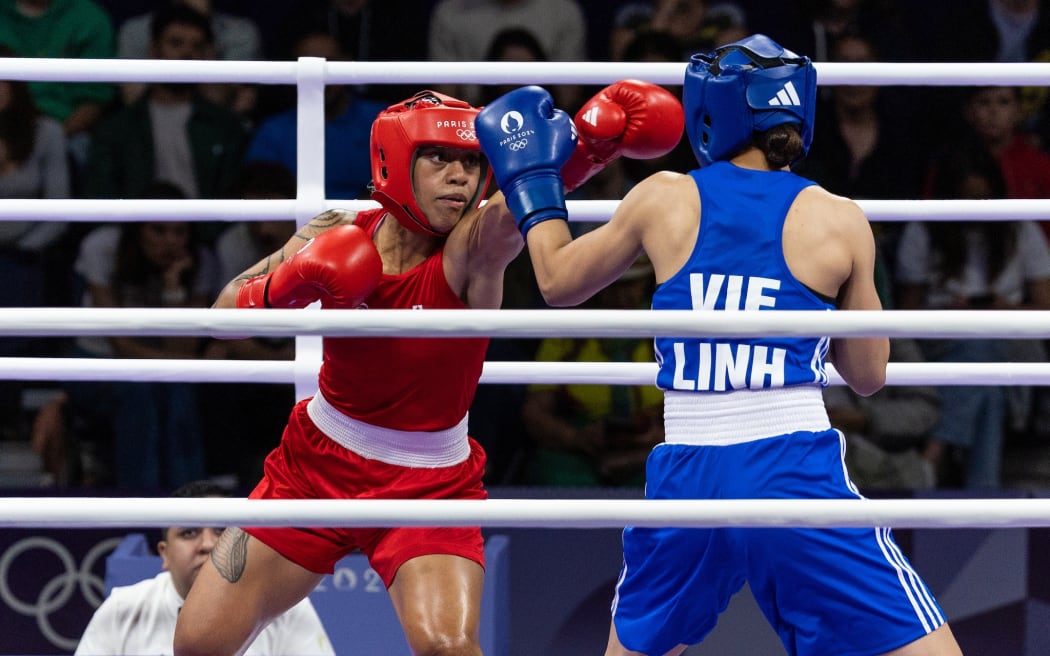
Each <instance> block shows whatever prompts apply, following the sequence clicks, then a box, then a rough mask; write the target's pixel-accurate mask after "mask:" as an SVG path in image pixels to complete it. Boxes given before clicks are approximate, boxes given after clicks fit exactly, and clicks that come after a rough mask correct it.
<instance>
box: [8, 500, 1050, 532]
mask: <svg viewBox="0 0 1050 656" xmlns="http://www.w3.org/2000/svg"><path fill="white" fill-rule="evenodd" d="M194 525H209V526H299V527H322V526H344V527H368V526H492V527H505V528H509V527H516V528H529V527H535V528H622V527H624V526H651V527H661V526H682V527H725V526H774V527H782V528H783V527H803V526H810V527H825V528H827V527H835V526H856V527H872V526H893V527H896V528H959V527H974V528H1010V527H1025V526H1032V527H1046V526H1050V499H879V500H875V499H834V500H831V499H745V500H727V499H718V500H674V501H670V500H642V499H639V500H633V499H488V500H485V501H453V500H418V499H411V500H407V499H398V500H388V499H383V500H376V499H370V500H353V501H348V500H336V499H314V500H266V501H259V500H248V499H174V498H164V499H156V498H34V497H29V498H6V499H0V527H11V528H14V527H21V528H59V527H69V528H95V527H118V526H120V527H156V526H194Z"/></svg>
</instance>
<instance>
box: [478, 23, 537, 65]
mask: <svg viewBox="0 0 1050 656" xmlns="http://www.w3.org/2000/svg"><path fill="white" fill-rule="evenodd" d="M513 46H520V47H522V48H525V49H526V50H528V51H529V52H531V53H532V55H533V57H535V58H536V61H547V53H546V52H544V50H543V46H542V45H540V42H539V39H537V38H536V35H534V34H533V33H532V32H530V31H528V30H526V29H522V28H520V27H512V28H509V29H506V30H502V31H500V32H499V33H497V34H496V36H494V37H492V41H490V42H489V48H488V50H487V51H486V52H485V61H497V60H498V58H499V56H500V55H501V54H502V53H503V51H504V50H506V49H507V48H510V47H513Z"/></svg>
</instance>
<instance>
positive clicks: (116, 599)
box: [75, 571, 335, 656]
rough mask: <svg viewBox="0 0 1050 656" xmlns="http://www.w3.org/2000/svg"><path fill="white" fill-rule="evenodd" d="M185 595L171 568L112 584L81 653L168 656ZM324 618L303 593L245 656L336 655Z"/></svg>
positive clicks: (78, 652)
mask: <svg viewBox="0 0 1050 656" xmlns="http://www.w3.org/2000/svg"><path fill="white" fill-rule="evenodd" d="M180 608H182V597H180V596H179V593H178V592H177V591H176V590H175V586H174V584H173V583H172V580H171V572H169V571H163V572H161V573H160V574H157V576H155V577H153V578H152V579H146V580H144V581H139V582H138V583H136V584H134V585H128V586H122V587H116V588H113V591H112V592H111V593H110V595H109V597H107V598H106V599H105V600H104V601H103V602H102V604H101V605H100V606H99V607H98V609H97V610H96V611H95V614H94V616H92V618H91V621H90V622H89V623H88V626H87V629H85V630H84V635H83V636H82V637H81V638H80V644H79V645H78V646H77V650H76V652H75V654H76V656H117V655H120V654H127V655H129V656H130V655H135V656H154V655H158V656H164V655H167V654H172V653H173V648H172V643H173V641H174V637H175V620H176V618H177V617H178V614H179V609H180ZM334 654H335V651H333V649H332V645H331V643H330V642H329V641H328V634H327V633H325V630H324V627H323V626H322V624H321V619H320V618H319V617H318V616H317V611H316V610H314V607H313V605H312V604H311V603H310V600H309V599H308V598H307V599H303V600H302V601H301V602H299V603H298V604H296V605H295V606H293V607H292V608H291V609H290V610H288V612H286V613H284V614H283V615H281V616H279V617H278V618H277V619H275V620H274V621H273V622H271V623H270V625H269V626H267V627H266V629H265V630H263V632H262V633H261V634H259V637H258V638H256V639H255V642H253V643H252V644H251V646H250V647H248V651H247V652H245V656H334Z"/></svg>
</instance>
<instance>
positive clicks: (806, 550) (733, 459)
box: [613, 430, 944, 656]
mask: <svg viewBox="0 0 1050 656" xmlns="http://www.w3.org/2000/svg"><path fill="white" fill-rule="evenodd" d="M844 449H845V441H844V439H843V438H842V436H841V434H840V433H839V432H838V431H835V430H829V431H825V432H820V433H812V432H796V433H791V434H789V435H782V436H778V437H773V438H768V439H762V440H756V441H752V442H746V443H743V444H733V445H728V446H706V445H705V446H694V445H683V444H662V445H660V446H658V447H656V448H655V449H653V452H652V453H651V454H650V455H649V460H648V463H647V465H646V497H647V498H650V499H718V498H721V499H749V498H754V499H771V498H779V499H805V498H813V499H839V498H857V497H859V496H860V495H859V494H858V493H857V491H856V489H855V488H854V486H853V484H852V482H851V481H850V480H849V477H848V475H847V474H846V468H845V465H844V464H843V454H844ZM623 552H624V565H623V570H622V571H621V574H620V581H619V583H618V584H617V586H616V599H615V600H614V602H613V621H614V622H615V625H616V632H617V634H618V636H619V638H620V641H621V643H622V644H623V645H624V646H625V647H627V648H628V649H631V650H634V651H640V652H642V653H645V654H663V653H665V652H667V651H668V650H670V649H672V648H673V647H674V646H675V645H678V644H686V645H691V644H696V643H698V642H700V641H701V640H703V638H704V636H706V635H707V634H708V633H710V631H711V630H712V629H714V627H715V623H716V621H717V619H718V615H719V613H721V612H722V611H723V610H725V608H726V606H727V605H728V604H729V599H730V597H732V596H733V594H735V593H736V592H737V591H738V590H740V588H741V587H743V585H744V582H745V581H746V582H748V583H749V584H750V587H751V591H752V593H753V594H754V596H755V600H756V601H757V602H758V605H759V607H760V608H761V609H762V612H763V613H764V614H765V616H766V619H767V620H769V623H770V624H771V625H772V626H773V628H774V629H775V630H776V632H777V634H778V635H779V636H780V639H781V641H782V642H783V643H784V646H785V647H786V648H787V651H788V653H789V654H792V655H799V656H828V655H829V654H835V655H836V656H868V655H874V654H882V653H885V652H887V651H891V650H893V649H897V648H899V647H902V646H904V645H906V644H908V643H910V642H913V641H915V640H917V639H919V638H921V637H923V636H924V635H926V634H927V633H930V632H931V631H933V630H934V629H936V628H937V627H939V626H940V625H941V624H943V623H944V614H943V612H942V611H941V609H940V607H939V606H938V605H937V602H936V601H934V599H933V595H931V594H930V591H929V590H928V589H927V588H926V585H925V583H923V581H922V580H921V579H920V578H919V576H918V575H917V574H916V573H915V571H914V570H913V569H912V567H911V565H910V564H909V563H908V559H907V558H905V556H904V554H902V553H901V551H900V549H899V548H898V547H897V544H896V543H895V542H894V540H893V537H892V536H891V534H890V529H888V528H845V529H837V528H836V529H825V528H821V529H790V528H716V529H681V528H655V529H654V528H628V529H626V530H625V531H624V533H623Z"/></svg>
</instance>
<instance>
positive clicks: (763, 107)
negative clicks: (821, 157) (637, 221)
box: [682, 34, 817, 166]
mask: <svg viewBox="0 0 1050 656" xmlns="http://www.w3.org/2000/svg"><path fill="white" fill-rule="evenodd" d="M682 100H683V103H682V104H683V105H684V107H685V130H686V134H688V135H689V143H690V145H692V147H693V153H694V154H695V155H696V159H697V160H698V161H699V162H700V165H701V166H707V165H708V164H710V163H711V162H715V161H718V160H721V159H727V158H729V157H732V156H734V155H735V154H736V153H737V152H738V151H739V150H740V149H742V148H743V147H744V146H746V145H747V144H748V142H749V141H750V140H751V135H752V134H754V133H755V132H764V131H766V130H768V129H770V128H772V127H775V126H777V125H782V124H784V123H794V124H796V125H798V126H799V132H800V133H801V135H802V152H803V155H804V154H805V153H807V152H809V145H810V144H811V143H812V142H813V115H814V110H815V108H816V100H817V70H816V68H814V67H813V63H812V62H811V61H810V59H809V57H802V56H799V55H796V54H795V53H793V52H791V51H790V50H787V49H786V48H783V47H782V46H780V45H779V44H777V43H776V42H775V41H773V40H772V39H770V38H769V37H768V36H765V35H764V34H755V35H753V36H749V37H747V38H746V39H742V40H740V41H737V42H735V43H730V44H728V45H724V46H722V47H720V48H717V49H716V50H715V51H714V52H712V53H708V54H696V55H693V57H692V58H691V60H690V62H689V66H688V67H687V68H686V71H685V88H684V89H683V96H682Z"/></svg>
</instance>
